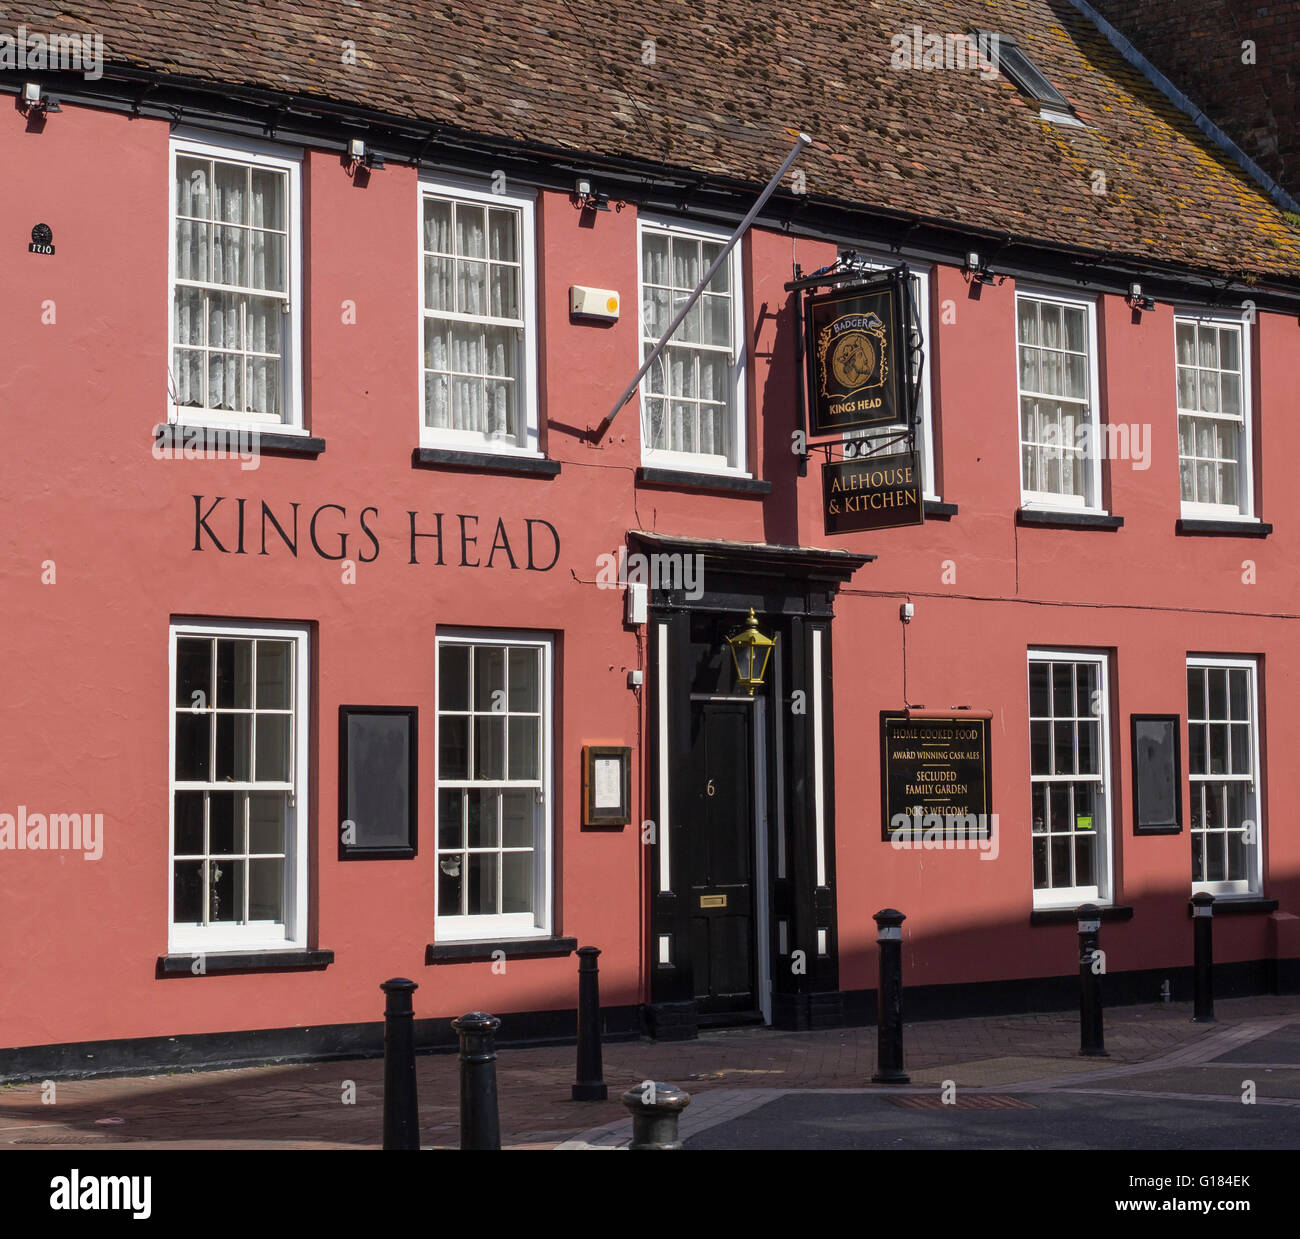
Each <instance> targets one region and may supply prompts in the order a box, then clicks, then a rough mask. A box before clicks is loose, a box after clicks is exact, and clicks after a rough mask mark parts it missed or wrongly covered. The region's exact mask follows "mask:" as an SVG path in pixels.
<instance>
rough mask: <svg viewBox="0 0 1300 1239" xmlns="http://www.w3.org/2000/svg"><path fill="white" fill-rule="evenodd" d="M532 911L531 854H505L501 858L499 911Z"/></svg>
mask: <svg viewBox="0 0 1300 1239" xmlns="http://www.w3.org/2000/svg"><path fill="white" fill-rule="evenodd" d="M532 910H533V854H532V852H506V853H504V854H503V855H502V857H501V911H502V912H506V913H509V912H531V911H532Z"/></svg>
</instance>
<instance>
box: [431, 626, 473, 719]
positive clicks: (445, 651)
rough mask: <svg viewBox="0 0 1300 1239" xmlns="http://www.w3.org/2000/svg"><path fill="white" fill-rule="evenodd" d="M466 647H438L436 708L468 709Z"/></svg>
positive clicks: (468, 650) (448, 645) (467, 654)
mask: <svg viewBox="0 0 1300 1239" xmlns="http://www.w3.org/2000/svg"><path fill="white" fill-rule="evenodd" d="M469 652H470V647H469V646H468V645H454V644H452V643H451V642H445V643H443V644H442V645H440V646H439V647H438V708H439V709H440V710H468V709H469Z"/></svg>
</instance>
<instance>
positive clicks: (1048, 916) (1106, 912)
mask: <svg viewBox="0 0 1300 1239" xmlns="http://www.w3.org/2000/svg"><path fill="white" fill-rule="evenodd" d="M1101 919H1102V920H1103V921H1131V920H1132V919H1133V909H1132V908H1130V907H1128V906H1127V905H1125V904H1108V905H1107V906H1106V907H1104V908H1102V909H1101ZM1078 921H1079V910H1078V908H1035V909H1034V911H1033V912H1031V913H1030V914H1029V923H1030V924H1031V925H1077V924H1078Z"/></svg>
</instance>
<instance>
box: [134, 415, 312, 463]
mask: <svg viewBox="0 0 1300 1239" xmlns="http://www.w3.org/2000/svg"><path fill="white" fill-rule="evenodd" d="M200 433H201V434H202V435H203V436H204V444H205V445H206V444H207V441H208V440H207V437H208V436H209V435H211V436H212V438H211V449H214V450H223V449H224V450H226V451H229V450H230V444H231V443H232V442H233V443H234V445H235V447H236V449H238V448H239V447H241V446H242V445H245V444H247V445H248V446H249V447H250V448H251V449H252V451H253V454H254V456H309V457H311V458H312V459H313V460H314V459H315V458H316V457H317V456H319V455H320V454H321V453H322V452H323V451H324V450H325V440H324V439H317V438H314V437H313V436H312V435H287V434H277V433H275V432H274V431H269V430H249V429H240V428H238V427H234V426H205V425H200V424H199V423H197V422H164V423H163V424H162V425H160V426H155V427H154V428H153V437H154V444H155V446H157V447H160V448H170V449H173V450H175V451H178V452H181V453H182V454H183V453H184V451H185V449H186V448H187V447H188V448H190V449H191V450H193V448H195V447H198V446H199V444H198V443H197V442H196V439H197V436H198V435H199V434H200Z"/></svg>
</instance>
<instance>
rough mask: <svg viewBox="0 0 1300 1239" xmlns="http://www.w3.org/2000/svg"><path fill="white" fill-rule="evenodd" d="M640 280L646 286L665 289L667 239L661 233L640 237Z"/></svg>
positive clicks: (667, 278)
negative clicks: (656, 286)
mask: <svg viewBox="0 0 1300 1239" xmlns="http://www.w3.org/2000/svg"><path fill="white" fill-rule="evenodd" d="M641 278H642V279H643V280H644V281H645V283H647V284H658V285H661V286H663V287H666V286H667V285H668V283H669V278H670V277H669V270H668V238H667V237H666V236H664V235H663V234H662V233H657V232H646V233H643V234H642V236H641Z"/></svg>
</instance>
